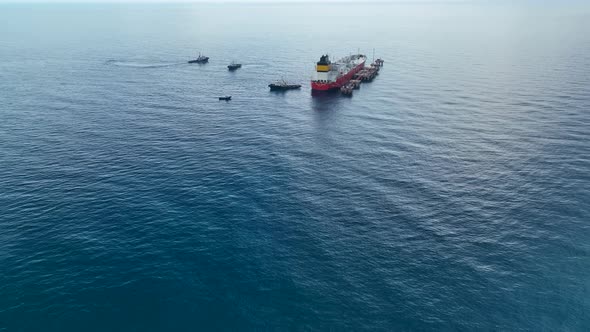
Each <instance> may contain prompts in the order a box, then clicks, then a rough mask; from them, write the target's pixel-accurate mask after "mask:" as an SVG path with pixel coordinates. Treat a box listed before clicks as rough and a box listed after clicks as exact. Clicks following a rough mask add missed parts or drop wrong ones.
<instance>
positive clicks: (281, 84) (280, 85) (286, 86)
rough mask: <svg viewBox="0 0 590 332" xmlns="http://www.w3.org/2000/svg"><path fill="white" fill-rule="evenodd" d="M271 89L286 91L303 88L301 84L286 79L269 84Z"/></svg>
mask: <svg viewBox="0 0 590 332" xmlns="http://www.w3.org/2000/svg"><path fill="white" fill-rule="evenodd" d="M268 87H269V88H270V91H286V90H295V89H299V88H301V84H291V83H287V82H286V81H285V80H280V81H276V82H274V83H271V84H269V85H268Z"/></svg>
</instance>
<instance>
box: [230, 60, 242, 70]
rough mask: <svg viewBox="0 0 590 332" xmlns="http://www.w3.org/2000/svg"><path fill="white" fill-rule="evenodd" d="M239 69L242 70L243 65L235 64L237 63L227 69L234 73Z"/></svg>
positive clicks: (231, 64)
mask: <svg viewBox="0 0 590 332" xmlns="http://www.w3.org/2000/svg"><path fill="white" fill-rule="evenodd" d="M238 68H242V64H241V63H235V62H232V63H230V64H229V65H228V66H227V69H229V71H234V70H236V69H238Z"/></svg>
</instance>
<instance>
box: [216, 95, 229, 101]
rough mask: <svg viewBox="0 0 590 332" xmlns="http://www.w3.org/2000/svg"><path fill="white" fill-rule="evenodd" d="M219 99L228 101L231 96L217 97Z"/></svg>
mask: <svg viewBox="0 0 590 332" xmlns="http://www.w3.org/2000/svg"><path fill="white" fill-rule="evenodd" d="M219 100H225V101H230V100H231V96H224V97H219Z"/></svg>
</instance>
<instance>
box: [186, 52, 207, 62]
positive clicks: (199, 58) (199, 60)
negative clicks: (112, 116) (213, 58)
mask: <svg viewBox="0 0 590 332" xmlns="http://www.w3.org/2000/svg"><path fill="white" fill-rule="evenodd" d="M207 62H209V57H208V56H204V55H201V53H199V57H198V58H196V59H193V60H189V61H188V63H207Z"/></svg>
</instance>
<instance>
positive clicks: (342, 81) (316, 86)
mask: <svg viewBox="0 0 590 332" xmlns="http://www.w3.org/2000/svg"><path fill="white" fill-rule="evenodd" d="M364 67H365V61H362V62H361V63H359V64H358V65H356V67H354V68H352V69H351V70H350V71H349V72H348V73H346V74H344V75H342V76H339V77H338V78H337V79H336V81H334V82H329V83H320V82H315V81H311V89H312V90H316V91H329V90H335V89H340V87H341V86H343V85H346V83H348V81H350V80H351V79H352V78H353V77H354V75H355V74H356V73H358V71H359V70H361V69H363V68H364Z"/></svg>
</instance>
